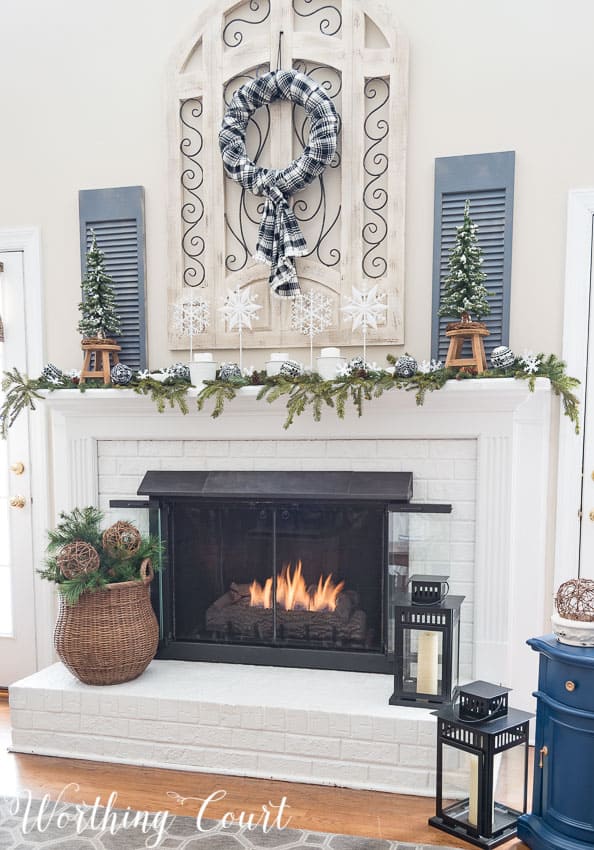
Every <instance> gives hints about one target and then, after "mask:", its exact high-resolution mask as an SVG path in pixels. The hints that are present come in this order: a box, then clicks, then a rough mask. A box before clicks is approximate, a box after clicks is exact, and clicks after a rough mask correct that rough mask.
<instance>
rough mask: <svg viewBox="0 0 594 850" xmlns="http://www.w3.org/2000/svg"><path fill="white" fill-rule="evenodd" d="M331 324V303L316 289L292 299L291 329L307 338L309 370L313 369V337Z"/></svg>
mask: <svg viewBox="0 0 594 850" xmlns="http://www.w3.org/2000/svg"><path fill="white" fill-rule="evenodd" d="M331 324H332V302H331V301H330V299H329V298H328V296H327V295H324V293H323V292H320V291H319V290H318V289H310V290H309V291H308V292H303V293H301V294H300V295H297V297H296V298H293V299H292V302H291V327H292V328H293V330H294V331H298V332H299V333H301V334H305V336H308V337H309V368H310V369H313V340H314V336H317V335H318V334H321V333H323V332H324V331H325V330H327V329H328V328H329V327H330V325H331Z"/></svg>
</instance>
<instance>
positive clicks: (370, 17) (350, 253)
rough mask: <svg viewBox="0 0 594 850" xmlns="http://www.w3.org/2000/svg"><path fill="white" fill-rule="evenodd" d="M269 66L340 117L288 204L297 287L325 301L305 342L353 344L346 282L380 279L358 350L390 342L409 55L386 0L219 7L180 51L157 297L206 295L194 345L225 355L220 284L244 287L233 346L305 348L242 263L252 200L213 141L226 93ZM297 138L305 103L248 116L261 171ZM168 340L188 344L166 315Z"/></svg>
mask: <svg viewBox="0 0 594 850" xmlns="http://www.w3.org/2000/svg"><path fill="white" fill-rule="evenodd" d="M279 57H280V62H279ZM279 64H280V67H283V68H289V67H293V68H297V69H299V70H302V71H304V72H305V73H307V74H309V75H311V76H312V77H313V78H314V79H315V80H316V81H317V82H318V83H320V85H322V86H323V87H324V88H325V90H326V91H327V93H328V94H329V96H330V97H332V98H333V100H334V102H335V104H336V107H337V110H338V112H339V115H340V118H341V127H340V135H339V143H338V150H337V153H336V156H335V158H334V160H333V162H332V163H331V164H330V166H329V167H327V168H326V170H325V171H324V173H323V174H322V175H321V177H320V178H318V179H317V180H316V181H314V183H313V184H312V185H311V186H309V187H308V188H307V189H306V190H304V191H303V192H300V193H298V194H297V195H295V197H294V199H293V203H294V209H295V213H296V215H297V218H298V219H299V222H300V226H301V229H302V231H303V233H304V235H305V238H306V240H307V245H308V255H307V256H306V257H303V258H300V259H298V260H297V272H298V275H299V280H300V283H301V288H302V290H303V291H307V290H309V289H312V288H313V289H319V290H321V291H322V292H323V293H324V294H325V295H327V296H328V297H329V299H330V302H331V309H332V325H331V327H330V328H329V329H328V330H327V331H325V332H324V333H323V334H320V335H319V336H318V337H316V343H317V344H318V345H349V344H352V342H353V336H352V331H351V322H350V320H349V319H348V318H345V317H344V316H343V314H342V313H341V312H340V307H341V305H342V304H343V303H344V299H345V298H347V297H349V296H350V295H351V288H352V286H356V287H358V288H360V287H361V286H362V285H363V284H366V285H367V286H368V287H371V286H373V285H374V284H378V285H379V289H380V291H381V292H384V293H385V295H386V303H387V306H388V312H387V319H386V322H385V323H384V324H383V325H380V326H379V327H378V329H377V331H370V333H369V335H368V342H369V343H380V344H382V343H383V344H394V343H402V342H403V341H404V340H403V306H404V305H403V298H404V205H405V170H406V137H407V94H408V47H407V43H406V40H405V39H404V38H403V37H402V35H401V34H400V33H399V32H398V30H397V28H396V27H395V25H394V22H393V16H392V13H391V12H390V11H389V8H388V6H387V5H386V4H384V3H382V2H376V0H332V2H325V0H247V2H241V3H231V4H229V3H228V2H222V0H219V2H216V3H215V4H214V5H212V6H211V7H210V8H209V9H208V10H207V11H206V12H205V13H203V14H202V16H201V17H200V19H199V20H198V22H197V24H196V26H195V28H194V31H193V35H192V37H191V38H190V39H188V41H187V42H186V43H185V44H183V45H182V46H181V47H180V48H179V49H178V51H177V52H176V55H175V57H174V67H173V68H172V72H171V78H172V80H173V84H174V91H173V92H172V94H171V97H170V104H171V114H170V133H169V148H170V149H169V153H170V184H171V212H170V215H169V222H170V234H169V235H170V250H171V263H170V274H171V278H170V280H171V283H170V288H169V303H170V305H172V304H173V303H175V302H176V300H178V299H179V298H180V297H181V296H182V295H186V294H187V295H188V297H200V298H203V299H205V300H206V301H207V302H208V303H209V306H210V326H209V328H208V329H207V330H206V331H205V332H203V333H201V334H199V335H197V336H196V337H194V342H193V346H194V349H199V348H234V347H235V346H236V345H237V335H236V333H234V332H229V331H228V330H227V328H226V325H225V321H224V318H223V316H222V314H221V312H220V311H219V310H218V309H217V308H218V307H220V306H221V304H222V300H223V298H224V296H225V295H226V293H227V291H228V290H229V289H235V288H236V287H240V288H241V287H244V286H247V285H252V286H253V287H254V291H255V292H256V293H258V296H259V303H260V304H261V305H262V307H263V309H262V310H261V312H260V314H259V316H260V320H259V321H258V322H256V323H254V326H253V330H252V331H251V332H250V331H247V332H246V334H245V339H244V345H245V346H246V347H251V348H268V349H270V348H272V347H275V348H278V347H281V348H291V347H298V346H303V345H304V344H307V341H306V340H305V339H304V337H303V335H302V334H300V333H299V331H298V330H295V329H293V328H292V327H291V303H290V300H289V299H284V300H281V299H278V298H274V297H272V296H271V294H270V291H269V288H268V273H269V268H268V266H265V265H263V264H262V263H259V262H256V261H255V260H253V259H252V255H253V253H254V250H255V244H256V234H257V230H258V224H259V221H260V216H261V211H262V199H261V198H257V197H255V196H253V195H252V194H251V193H249V192H245V190H242V189H241V187H240V186H239V185H238V184H237V183H235V182H234V181H232V180H229V179H228V178H226V177H225V175H224V172H223V166H222V162H221V157H220V153H219V146H218V132H219V128H220V125H221V121H222V118H223V114H224V110H225V104H226V103H228V101H229V99H230V97H231V96H232V94H233V92H234V91H235V90H236V89H237V88H238V87H239V86H240V85H243V84H244V83H245V82H247V81H249V80H250V79H253V78H254V77H255V76H257V75H258V74H262V73H265V72H266V71H268V70H270V69H272V70H274V69H276V68H277V67H279ZM307 136H308V122H307V118H306V116H305V113H304V111H303V109H302V108H301V107H298V106H296V105H294V104H292V103H289V102H276V103H273V104H271V105H270V106H269V107H265V108H262V109H259V110H258V111H257V112H256V113H255V115H254V116H253V120H252V121H251V123H250V127H249V130H248V135H247V148H248V153H249V154H250V156H251V157H252V159H254V161H256V162H257V163H258V164H259V165H264V166H268V167H276V168H279V167H283V166H285V165H287V164H288V163H289V162H290V161H291V160H292V159H293V158H294V157H295V156H298V155H300V154H301V152H302V150H303V146H304V142H305V140H307ZM169 340H170V345H171V347H172V348H187V347H188V340H187V338H185V339H184V338H180V337H178V336H176V335H175V332H174V330H173V326H172V322H171V321H170V334H169Z"/></svg>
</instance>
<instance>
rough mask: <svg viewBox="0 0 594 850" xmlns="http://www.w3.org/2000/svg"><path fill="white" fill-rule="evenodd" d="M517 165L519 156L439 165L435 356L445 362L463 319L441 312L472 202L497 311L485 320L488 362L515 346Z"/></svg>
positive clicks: (459, 159)
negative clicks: (497, 351)
mask: <svg viewBox="0 0 594 850" xmlns="http://www.w3.org/2000/svg"><path fill="white" fill-rule="evenodd" d="M514 166H515V152H514V151H504V152H502V153H485V154H474V155H471V156H447V157H440V158H439V159H436V160H435V207H434V216H435V218H434V231H433V234H434V235H433V321H432V339H431V356H432V357H435V358H438V359H440V360H445V356H446V353H447V350H448V345H449V340H448V339H447V337H446V335H445V328H446V325H448V324H449V323H450V322H452V321H455V320H456V319H457V317H454V316H453V317H451V318H445V317H443V318H442V317H440V316H438V315H437V311H438V309H439V304H440V300H441V296H442V293H443V288H444V285H443V282H444V280H445V278H446V277H447V275H448V272H449V268H448V260H449V255H450V251H451V249H452V246H453V244H454V241H455V238H456V227H457V226H458V225H460V224H462V219H463V213H464V203H465V201H466V199H467V198H468V199H469V200H470V215H471V218H472V219H473V221H474V222H475V224H476V225H477V226H478V234H477V236H478V241H479V245H480V246H481V249H482V251H483V260H484V263H483V269H484V271H485V273H486V275H487V280H486V282H485V286H486V287H487V289H488V291H489V293H490V297H489V304H490V306H491V312H490V314H489V315H488V316H484V317H483V318H482V321H483V322H485V324H486V325H487V327H488V329H489V331H490V336H488V337H486V339H485V350H486V352H487V357H488V356H489V354H490V353H491V351H492V350H493V349H494V348H495V347H496V346H498V345H507V344H508V343H509V304H510V287H511V252H512V226H513V203H514Z"/></svg>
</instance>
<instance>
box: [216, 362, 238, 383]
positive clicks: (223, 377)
mask: <svg viewBox="0 0 594 850" xmlns="http://www.w3.org/2000/svg"><path fill="white" fill-rule="evenodd" d="M236 378H241V369H240V368H239V366H238V365H237V363H223V364H222V366H221V368H220V370H219V380H220V381H233V380H235V379H236Z"/></svg>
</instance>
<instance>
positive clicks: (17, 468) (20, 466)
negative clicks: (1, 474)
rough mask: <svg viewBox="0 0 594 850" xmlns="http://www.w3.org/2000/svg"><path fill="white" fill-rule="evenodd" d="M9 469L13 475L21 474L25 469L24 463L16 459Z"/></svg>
mask: <svg viewBox="0 0 594 850" xmlns="http://www.w3.org/2000/svg"><path fill="white" fill-rule="evenodd" d="M10 471H11V472H14V474H15V475H22V474H23V472H24V471H25V464H24V463H22V461H20V460H18V461H17V462H16V463H13V464H12V466H11V467H10Z"/></svg>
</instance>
